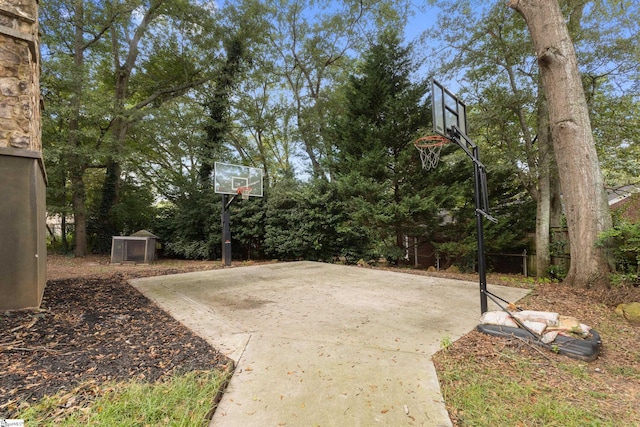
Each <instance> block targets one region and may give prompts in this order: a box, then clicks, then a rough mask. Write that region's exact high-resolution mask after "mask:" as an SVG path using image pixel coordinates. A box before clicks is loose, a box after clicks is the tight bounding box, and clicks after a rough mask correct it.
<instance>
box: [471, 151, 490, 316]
mask: <svg viewBox="0 0 640 427" xmlns="http://www.w3.org/2000/svg"><path fill="white" fill-rule="evenodd" d="M472 151H473V158H474V159H476V160H478V161H477V162H473V171H474V181H475V187H476V188H475V190H476V191H475V193H476V228H477V233H478V280H479V282H480V314H484V313H485V312H486V311H487V270H486V262H485V257H484V228H483V224H482V212H483V209H484V206H482V200H483V198H482V197H483V196H482V190H483V189H482V185H481V175H480V174H481V173H482V171H481V169H480V165H479V160H480V158H479V156H480V155H479V152H478V147H477V146H474V147H473V148H472Z"/></svg>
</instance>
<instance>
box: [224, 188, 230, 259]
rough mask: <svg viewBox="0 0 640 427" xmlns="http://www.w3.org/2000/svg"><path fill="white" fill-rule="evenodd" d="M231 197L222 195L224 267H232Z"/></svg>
mask: <svg viewBox="0 0 640 427" xmlns="http://www.w3.org/2000/svg"><path fill="white" fill-rule="evenodd" d="M229 204H230V202H229V195H228V194H223V195H222V265H223V266H227V267H228V266H230V265H231V226H230V224H229V223H230V218H229Z"/></svg>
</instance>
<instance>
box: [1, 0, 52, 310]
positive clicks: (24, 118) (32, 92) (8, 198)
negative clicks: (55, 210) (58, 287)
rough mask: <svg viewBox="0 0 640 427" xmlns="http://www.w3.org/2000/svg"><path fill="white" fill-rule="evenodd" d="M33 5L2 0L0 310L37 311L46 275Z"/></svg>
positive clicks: (35, 7) (34, 2)
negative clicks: (33, 309)
mask: <svg viewBox="0 0 640 427" xmlns="http://www.w3.org/2000/svg"><path fill="white" fill-rule="evenodd" d="M38 40H39V38H38V2H37V0H0V310H2V311H3V310H20V309H27V308H35V307H39V306H40V304H41V302H42V296H43V293H44V287H45V284H46V273H47V239H46V227H45V226H46V181H47V179H46V173H45V170H44V163H43V161H42V140H41V114H40V49H39V41H38Z"/></svg>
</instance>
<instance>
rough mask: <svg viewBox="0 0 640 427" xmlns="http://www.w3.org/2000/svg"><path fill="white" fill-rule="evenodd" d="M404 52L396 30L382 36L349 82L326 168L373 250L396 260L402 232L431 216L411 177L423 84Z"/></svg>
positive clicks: (415, 171) (415, 169)
mask: <svg viewBox="0 0 640 427" xmlns="http://www.w3.org/2000/svg"><path fill="white" fill-rule="evenodd" d="M410 53H411V49H410V48H409V47H402V46H401V45H400V39H399V36H398V34H397V33H395V32H393V31H387V32H384V33H382V34H381V35H380V37H379V41H378V42H377V43H376V44H375V45H373V46H372V47H371V48H370V49H369V50H368V51H367V52H366V53H365V55H364V59H363V62H362V64H361V66H360V67H359V68H358V70H357V74H356V75H355V76H352V77H351V78H350V79H349V83H348V84H347V86H346V88H345V92H344V98H343V101H344V111H341V112H336V115H337V116H338V117H337V118H336V119H335V124H333V125H332V127H333V129H334V136H333V139H332V142H333V144H334V152H335V153H334V158H335V160H334V163H333V166H332V168H333V169H332V171H333V172H334V176H335V179H336V181H337V182H338V185H339V187H341V188H342V193H341V196H342V198H343V200H345V206H346V209H347V211H348V212H350V215H351V218H350V220H351V221H353V222H354V223H356V224H359V225H360V226H365V227H368V228H369V230H370V236H369V239H370V241H371V243H372V244H373V245H374V247H372V248H371V250H372V253H375V251H376V250H377V251H378V254H382V255H386V256H388V257H390V258H394V259H396V260H397V259H398V258H400V257H401V256H402V255H403V254H404V251H403V246H404V243H403V236H404V235H405V234H411V235H417V234H418V233H416V225H417V224H420V223H422V221H425V222H424V223H426V224H428V223H429V219H428V218H435V217H436V216H437V215H434V214H433V213H434V212H433V210H434V205H433V204H432V202H431V199H430V198H429V197H423V196H425V192H424V188H423V186H422V185H421V184H416V182H414V179H416V178H417V177H420V176H421V172H422V171H421V169H419V166H418V165H419V163H418V162H417V161H416V160H417V153H416V151H415V148H414V147H413V146H412V145H411V141H413V140H414V139H415V138H416V136H417V134H418V132H419V129H421V128H425V127H426V126H427V125H428V123H429V121H430V115H429V110H428V109H427V107H426V105H425V103H424V102H425V101H424V98H425V94H426V85H425V84H424V83H412V82H411V80H410V76H411V74H412V72H413V71H414V69H415V68H414V67H415V64H414V63H412V59H411V55H410ZM364 240H365V239H363V243H364ZM375 246H377V247H375Z"/></svg>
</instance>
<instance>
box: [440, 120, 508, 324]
mask: <svg viewBox="0 0 640 427" xmlns="http://www.w3.org/2000/svg"><path fill="white" fill-rule="evenodd" d="M449 137H450V138H451V139H452V140H453V141H454V142H455V143H456V144H458V146H459V147H460V148H462V149H463V150H464V152H465V153H467V155H468V156H469V157H470V158H471V160H473V175H474V183H475V198H476V230H477V233H478V236H477V240H478V280H479V282H480V314H484V313H485V312H486V311H487V309H488V308H487V264H486V260H485V256H484V228H483V223H482V220H483V217H486V218H487V219H488V220H490V221H493V222H497V221H496V219H495V218H493V217H492V216H491V215H489V212H488V209H489V202H488V197H487V182H486V179H485V175H484V174H485V169H484V165H483V164H482V162H480V150H479V149H478V146H477V145H475V144H474V143H473V142H472V141H471V140H470V139H469V137H468V136H466V135H465V134H464V133H462V132H460V130H459V129H458V128H457V127H456V126H452V128H451V130H450V131H449ZM462 140H464V142H462Z"/></svg>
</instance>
